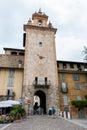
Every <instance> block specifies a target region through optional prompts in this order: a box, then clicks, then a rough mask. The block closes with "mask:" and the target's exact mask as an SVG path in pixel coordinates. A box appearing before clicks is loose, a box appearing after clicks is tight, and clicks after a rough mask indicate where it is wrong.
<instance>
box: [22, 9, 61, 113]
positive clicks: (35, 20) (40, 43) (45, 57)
mask: <svg viewBox="0 0 87 130" xmlns="http://www.w3.org/2000/svg"><path fill="white" fill-rule="evenodd" d="M24 31H25V36H26V39H25V62H24V85H23V96H24V98H25V99H29V100H30V110H33V105H34V104H33V102H34V101H33V100H34V95H37V96H38V97H39V98H40V106H41V107H42V108H43V109H44V113H46V112H47V110H48V109H49V108H50V107H52V106H55V107H56V108H59V96H58V72H57V62H56V50H55V33H56V31H57V29H55V28H53V26H52V24H51V23H50V22H49V23H48V16H47V15H46V14H45V13H42V12H41V10H39V11H38V12H35V13H34V14H33V15H32V20H30V19H29V21H28V23H27V24H26V25H24Z"/></svg>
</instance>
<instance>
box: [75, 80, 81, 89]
mask: <svg viewBox="0 0 87 130" xmlns="http://www.w3.org/2000/svg"><path fill="white" fill-rule="evenodd" d="M75 88H76V89H77V90H79V89H80V85H79V82H75Z"/></svg>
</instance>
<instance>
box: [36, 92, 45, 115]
mask: <svg viewBox="0 0 87 130" xmlns="http://www.w3.org/2000/svg"><path fill="white" fill-rule="evenodd" d="M34 97H37V100H35V101H34V112H37V113H39V110H40V109H41V111H42V112H41V113H43V114H46V94H45V93H44V92H43V91H41V90H38V91H36V92H35V94H34Z"/></svg>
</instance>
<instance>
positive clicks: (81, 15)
mask: <svg viewBox="0 0 87 130" xmlns="http://www.w3.org/2000/svg"><path fill="white" fill-rule="evenodd" d="M86 5H87V0H44V1H40V0H32V1H29V0H15V1H12V0H1V1H0V52H2V48H3V47H13V48H15V47H16V48H22V42H23V24H26V23H27V21H28V19H29V18H30V17H32V13H34V12H35V11H37V10H38V9H39V8H42V11H43V12H45V13H46V14H47V15H48V16H49V20H50V21H51V22H52V24H53V26H54V27H55V28H57V29H58V32H57V34H56V44H57V59H63V60H77V61H80V60H82V55H81V53H82V50H83V46H84V45H86V42H87V36H86V34H87V25H86V24H87V14H86V12H87V7H86ZM71 48H72V49H71ZM73 52H74V53H73Z"/></svg>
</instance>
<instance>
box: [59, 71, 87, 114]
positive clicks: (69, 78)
mask: <svg viewBox="0 0 87 130" xmlns="http://www.w3.org/2000/svg"><path fill="white" fill-rule="evenodd" d="M61 74H62V73H59V99H60V110H61V111H64V102H63V96H64V95H66V96H67V97H68V106H69V107H70V108H71V111H72V112H73V113H74V115H75V114H76V113H78V108H75V107H74V106H72V105H71V101H72V100H77V96H81V99H82V100H85V97H84V96H85V95H87V87H85V88H84V87H83V88H80V89H79V90H77V89H76V88H75V82H79V84H81V83H87V81H86V78H85V73H77V74H78V75H79V77H80V78H79V80H78V81H75V80H74V79H73V74H72V73H64V74H65V79H64V80H61ZM61 82H66V83H68V93H65V94H64V93H62V92H61V85H60V83H61Z"/></svg>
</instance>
